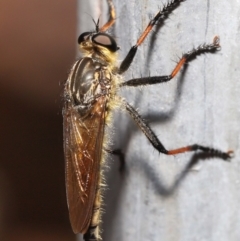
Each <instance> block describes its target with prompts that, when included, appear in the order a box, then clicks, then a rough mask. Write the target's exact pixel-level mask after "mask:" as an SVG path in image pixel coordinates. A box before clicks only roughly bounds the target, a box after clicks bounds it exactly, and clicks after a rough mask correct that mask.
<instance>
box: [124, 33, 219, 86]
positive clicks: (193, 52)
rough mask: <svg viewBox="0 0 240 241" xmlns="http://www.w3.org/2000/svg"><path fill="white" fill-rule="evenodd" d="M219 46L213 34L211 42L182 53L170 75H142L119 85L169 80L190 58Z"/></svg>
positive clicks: (135, 84)
mask: <svg viewBox="0 0 240 241" xmlns="http://www.w3.org/2000/svg"><path fill="white" fill-rule="evenodd" d="M219 47H220V45H219V37H218V36H215V37H214V39H213V43H211V44H202V45H200V46H198V47H197V48H194V49H192V50H191V51H189V52H187V53H186V54H183V56H182V58H181V59H180V60H179V61H178V63H177V65H176V67H175V68H174V70H173V71H172V73H171V74H170V75H166V76H150V77H144V78H137V79H131V80H128V81H126V82H124V83H122V84H121V86H139V85H153V84H159V83H163V82H167V81H170V80H171V79H172V78H174V77H175V76H176V74H177V73H178V72H179V70H180V69H181V67H182V66H183V65H184V64H185V63H186V62H189V61H190V60H191V59H193V58H194V57H196V56H197V55H200V54H202V53H206V52H213V51H216V50H218V49H219Z"/></svg>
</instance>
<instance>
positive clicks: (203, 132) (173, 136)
mask: <svg viewBox="0 0 240 241" xmlns="http://www.w3.org/2000/svg"><path fill="white" fill-rule="evenodd" d="M86 2H87V1H84V0H83V1H81V0H79V9H78V10H79V16H80V18H81V19H82V18H83V16H84V15H85V16H84V18H85V19H87V24H89V25H88V26H87V24H86V22H80V23H79V29H78V31H79V30H83V31H86V30H89V29H90V30H91V29H93V28H94V24H93V23H92V20H91V17H89V16H88V15H87V14H83V12H84V11H85V10H83V6H86V5H85V4H86ZM88 2H89V4H90V5H89V6H92V8H89V10H87V13H88V14H90V15H91V16H92V17H93V18H94V19H97V18H98V17H99V16H100V18H101V19H102V18H104V19H107V16H106V10H104V11H102V10H101V7H102V6H103V7H104V8H105V6H106V4H105V3H102V1H96V0H92V1H88ZM162 3H166V0H164V1H156V0H138V1H133V0H131V1H118V0H114V4H115V7H116V16H117V20H116V25H115V27H114V28H113V29H112V31H111V32H112V33H113V35H114V36H115V37H116V39H117V42H118V44H119V46H120V47H121V50H120V51H119V53H120V59H123V58H124V57H125V55H126V54H127V52H128V50H129V49H130V47H131V46H132V45H134V44H135V42H136V40H137V38H138V37H139V35H140V34H141V31H142V30H143V29H144V28H145V27H146V26H147V24H148V21H149V19H151V18H152V17H153V16H154V15H155V13H156V12H157V11H158V10H159V8H161V6H162ZM239 9H240V2H238V1H231V2H230V1H225V2H219V1H217V0H207V1H200V0H196V1H189V0H187V1H185V2H184V3H182V4H181V5H180V6H179V7H178V8H177V9H176V10H174V12H173V14H171V15H170V18H169V19H168V20H167V21H165V23H164V25H161V26H160V28H158V27H156V28H155V30H154V31H153V32H152V34H151V35H150V36H149V37H147V39H146V41H145V42H144V44H143V45H142V46H141V47H140V48H139V50H138V53H137V55H136V58H135V60H134V62H133V64H132V66H131V68H130V70H129V71H128V72H127V73H126V74H125V77H126V79H130V78H132V77H135V78H136V77H139V76H148V75H167V74H170V72H171V71H172V69H173V68H174V66H175V62H174V61H175V60H178V56H181V55H182V53H184V52H186V51H189V50H191V49H192V47H194V46H195V47H197V46H198V45H199V44H202V43H204V42H207V43H209V42H212V40H213V38H214V36H215V35H219V36H220V44H221V50H220V51H219V52H217V53H215V54H205V55H201V56H198V57H197V58H196V59H195V60H193V61H191V62H190V63H189V64H188V65H187V66H186V68H185V69H184V70H183V71H181V73H180V74H179V75H177V76H176V77H175V79H174V80H172V81H171V82H169V83H166V84H162V85H156V86H150V87H144V88H142V89H140V88H137V89H134V88H129V89H127V90H126V89H124V90H123V91H121V92H122V94H123V96H125V97H126V99H127V100H128V101H129V102H130V104H132V105H133V106H134V107H136V108H138V110H139V111H140V113H141V114H142V115H143V116H144V117H145V119H147V120H148V121H149V122H150V124H151V126H152V128H153V130H154V131H155V132H156V134H157V136H158V137H159V138H160V140H161V141H162V142H163V143H164V144H165V146H166V148H177V147H180V146H184V145H188V144H193V143H199V144H204V145H209V146H212V147H216V148H218V149H222V150H228V149H233V150H234V151H235V157H234V158H233V159H232V162H231V163H226V162H224V161H222V160H220V159H217V158H213V159H207V160H205V159H204V158H202V157H201V155H193V154H191V153H189V154H183V155H179V156H176V157H169V156H164V155H159V154H158V153H157V151H155V150H153V148H152V147H151V145H150V144H149V142H148V140H147V139H146V138H145V137H144V135H143V134H142V133H141V132H140V131H139V130H138V129H137V127H136V125H135V124H134V123H133V121H132V120H131V118H130V117H129V116H128V114H127V113H124V112H120V113H117V114H116V115H115V121H114V126H115V130H114V132H115V135H114V136H113V138H112V140H113V143H114V147H115V148H121V149H122V150H123V151H124V152H125V155H126V171H125V173H124V175H122V176H121V175H120V174H119V172H118V162H117V161H118V160H117V158H116V159H115V158H112V159H110V160H109V162H108V163H109V166H110V168H111V170H110V171H109V172H108V176H107V183H108V187H109V190H108V191H106V195H105V198H104V199H105V203H106V205H105V207H104V209H105V212H106V213H105V215H104V217H103V230H104V232H103V235H102V236H103V240H104V241H112V240H117V241H130V240H131V241H132V240H137V241H145V240H151V241H159V240H164V241H173V240H174V241H175V240H177V241H192V240H194V241H195V240H196V241H197V240H201V241H202V240H208V241H226V240H231V241H237V240H239V239H240V230H239V228H238V227H239V225H240V211H239V210H240V208H239V207H240V204H239V203H240V191H239V190H240V178H239V173H240V165H239V158H238V157H239V154H240V153H239V132H240V128H239V127H240V124H239V118H240V115H239V109H240V106H239V105H240V94H239V92H240V81H239V76H240V69H239V66H240V58H239V53H240V45H239V35H240V33H239V25H240V22H239V18H238V16H239ZM100 14H101V15H100ZM113 160H114V161H113ZM196 160H197V161H198V163H197V165H195V166H193V167H192V168H191V169H190V170H188V169H187V165H188V164H189V163H190V162H191V161H196Z"/></svg>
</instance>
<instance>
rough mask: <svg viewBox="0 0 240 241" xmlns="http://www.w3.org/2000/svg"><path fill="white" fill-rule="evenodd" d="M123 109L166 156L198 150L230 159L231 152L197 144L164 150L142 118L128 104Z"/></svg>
mask: <svg viewBox="0 0 240 241" xmlns="http://www.w3.org/2000/svg"><path fill="white" fill-rule="evenodd" d="M125 107H126V110H127V111H128V113H129V114H130V115H131V117H132V118H133V120H134V121H135V122H136V123H137V125H138V126H139V127H140V129H141V130H142V132H143V133H144V134H145V136H146V137H147V138H148V140H149V141H150V142H151V144H152V145H153V147H154V148H155V149H157V150H158V151H159V152H160V153H164V154H166V155H176V154H180V153H184V152H190V151H194V152H195V151H197V150H200V151H202V152H206V153H209V154H211V155H213V156H218V157H220V158H222V159H224V160H227V159H230V158H231V154H232V151H228V152H222V151H220V150H217V149H213V148H210V147H205V146H201V145H198V144H194V145H190V146H186V147H181V148H178V149H173V150H166V148H165V147H164V146H163V144H162V143H161V142H160V141H159V139H158V138H157V136H156V135H155V134H154V132H153V131H152V129H151V128H150V126H149V125H148V124H147V123H146V122H145V121H144V120H143V119H142V117H141V116H140V115H139V113H138V112H137V111H136V110H135V109H134V108H133V107H132V106H131V105H129V104H128V103H126V102H125Z"/></svg>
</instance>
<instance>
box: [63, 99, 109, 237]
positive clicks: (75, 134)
mask: <svg viewBox="0 0 240 241" xmlns="http://www.w3.org/2000/svg"><path fill="white" fill-rule="evenodd" d="M105 104H106V99H105V97H100V98H98V100H97V101H96V102H95V103H94V105H93V106H92V110H91V112H90V113H89V114H88V115H87V116H85V117H81V116H80V115H79V113H78V110H77V109H76V107H74V106H73V105H72V104H71V102H67V103H66V104H65V108H64V113H63V114H64V127H63V128H64V152H65V165H66V188H67V201H68V208H69V216H70V221H71V225H72V229H73V231H74V232H75V233H85V232H86V231H87V229H88V226H89V224H90V221H91V217H92V211H93V210H92V209H93V203H94V199H95V195H96V191H97V185H98V177H99V173H100V170H99V169H100V160H101V153H102V142H103V134H104V120H105V119H104V118H105Z"/></svg>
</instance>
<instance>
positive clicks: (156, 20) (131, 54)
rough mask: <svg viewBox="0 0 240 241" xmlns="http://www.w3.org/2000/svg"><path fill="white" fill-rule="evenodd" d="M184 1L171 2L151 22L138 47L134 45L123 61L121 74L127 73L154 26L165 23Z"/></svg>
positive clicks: (139, 40)
mask: <svg viewBox="0 0 240 241" xmlns="http://www.w3.org/2000/svg"><path fill="white" fill-rule="evenodd" d="M183 1H184V0H171V1H170V2H169V3H167V4H166V5H165V6H164V7H163V9H162V10H160V11H159V12H158V13H157V14H156V15H155V17H154V18H153V19H152V20H151V21H150V22H149V24H148V26H147V27H146V29H145V30H144V32H143V33H142V34H141V36H140V37H139V39H138V40H137V43H136V45H134V46H133V47H132V48H131V49H130V50H129V52H128V54H127V56H126V57H125V59H124V60H123V62H122V63H121V65H120V68H119V71H118V73H119V74H122V73H123V72H125V71H126V70H127V69H128V68H129V66H130V65H131V63H132V61H133V59H134V56H135V54H136V52H137V48H138V46H140V45H141V44H142V43H143V41H144V39H145V38H146V37H147V35H148V34H149V33H150V31H151V30H152V28H153V26H154V25H156V24H158V23H159V22H160V21H163V20H164V19H166V18H167V16H168V15H169V13H170V12H172V11H173V10H174V9H175V8H176V7H177V6H178V5H179V4H180V3H181V2H183Z"/></svg>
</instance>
